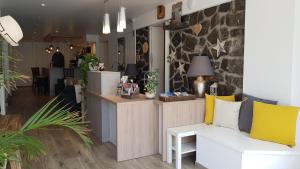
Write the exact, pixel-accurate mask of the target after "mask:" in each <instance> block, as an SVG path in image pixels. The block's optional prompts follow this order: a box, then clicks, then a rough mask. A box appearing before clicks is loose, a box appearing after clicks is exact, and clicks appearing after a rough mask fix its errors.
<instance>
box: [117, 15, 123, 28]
mask: <svg viewBox="0 0 300 169" xmlns="http://www.w3.org/2000/svg"><path fill="white" fill-rule="evenodd" d="M117 32H123V28H122V27H121V24H120V12H119V11H118V20H117Z"/></svg>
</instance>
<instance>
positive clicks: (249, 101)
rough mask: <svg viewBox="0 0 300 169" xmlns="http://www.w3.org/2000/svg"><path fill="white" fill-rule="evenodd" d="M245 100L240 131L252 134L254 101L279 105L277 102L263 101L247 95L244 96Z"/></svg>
mask: <svg viewBox="0 0 300 169" xmlns="http://www.w3.org/2000/svg"><path fill="white" fill-rule="evenodd" d="M243 100H245V101H243V103H242V106H241V109H240V115H239V129H240V130H241V131H244V132H247V133H250V131H251V126H252V117H253V102H254V101H258V102H263V103H268V104H277V101H272V100H266V99H261V98H258V97H253V96H250V95H247V94H243Z"/></svg>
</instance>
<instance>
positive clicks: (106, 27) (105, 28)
mask: <svg viewBox="0 0 300 169" xmlns="http://www.w3.org/2000/svg"><path fill="white" fill-rule="evenodd" d="M103 34H110V23H109V14H108V13H105V14H104V17H103Z"/></svg>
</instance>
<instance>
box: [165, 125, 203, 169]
mask: <svg viewBox="0 0 300 169" xmlns="http://www.w3.org/2000/svg"><path fill="white" fill-rule="evenodd" d="M198 126H199V124H198V125H189V126H182V127H176V128H169V129H168V136H167V162H168V163H169V164H171V163H172V151H175V153H176V168H177V169H181V156H182V154H187V153H191V152H196V143H195V142H193V143H182V141H181V140H182V138H183V137H189V136H194V135H196V129H197V127H198ZM173 136H174V137H175V139H176V144H175V146H173V145H172V137H173Z"/></svg>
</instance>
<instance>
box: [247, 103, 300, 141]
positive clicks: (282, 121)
mask: <svg viewBox="0 0 300 169" xmlns="http://www.w3.org/2000/svg"><path fill="white" fill-rule="evenodd" d="M298 111H299V107H292V106H278V105H271V104H266V103H260V102H256V101H254V107H253V122H252V128H251V132H250V137H252V138H254V139H259V140H265V141H270V142H275V143H279V144H285V145H288V146H295V135H296V121H297V116H298Z"/></svg>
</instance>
